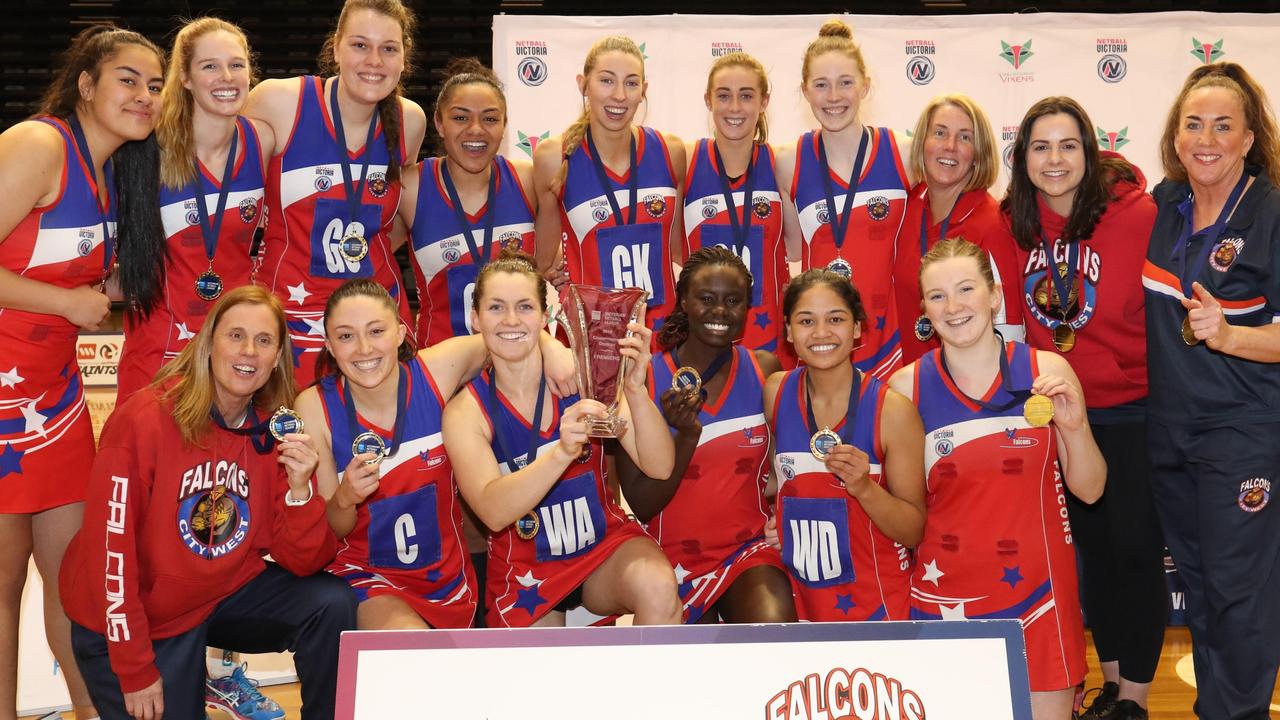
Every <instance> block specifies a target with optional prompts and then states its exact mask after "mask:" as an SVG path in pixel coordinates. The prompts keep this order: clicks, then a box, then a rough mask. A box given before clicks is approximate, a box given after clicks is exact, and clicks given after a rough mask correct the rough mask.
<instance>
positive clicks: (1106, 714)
mask: <svg viewBox="0 0 1280 720" xmlns="http://www.w3.org/2000/svg"><path fill="white" fill-rule="evenodd" d="M1093 692H1096V693H1098V694H1097V695H1095V696H1094V698H1093V702H1090V703H1089V706H1088V707H1086V708H1085V709H1084V712H1082V713H1080V720H1113V718H1114V716H1113V714H1112V713H1114V712H1115V709H1116V701H1117V699H1118V698H1119V697H1120V686H1119V685H1118V684H1116V683H1113V682H1108V683H1103V684H1102V687H1100V688H1093V689H1092V690H1089V691H1087V692H1085V694H1084V695H1085V697H1086V698H1087V697H1089V693H1093Z"/></svg>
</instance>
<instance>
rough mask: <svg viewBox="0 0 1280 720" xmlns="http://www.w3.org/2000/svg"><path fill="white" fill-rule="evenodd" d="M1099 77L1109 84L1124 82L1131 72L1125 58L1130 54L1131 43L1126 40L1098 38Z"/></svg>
mask: <svg viewBox="0 0 1280 720" xmlns="http://www.w3.org/2000/svg"><path fill="white" fill-rule="evenodd" d="M1097 50H1098V55H1099V57H1098V77H1099V78H1100V79H1101V80H1102V81H1103V82H1107V83H1118V82H1120V81H1121V80H1124V76H1125V75H1126V74H1128V72H1129V64H1128V63H1127V62H1125V59H1124V56H1125V54H1126V53H1127V52H1129V41H1128V40H1126V39H1125V38H1098V40H1097Z"/></svg>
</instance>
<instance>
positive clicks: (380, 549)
mask: <svg viewBox="0 0 1280 720" xmlns="http://www.w3.org/2000/svg"><path fill="white" fill-rule="evenodd" d="M399 383H400V386H399V391H398V397H397V400H398V402H397V408H396V427H395V428H394V429H392V430H387V429H385V428H379V427H376V426H374V425H372V424H370V423H369V422H367V421H365V420H364V419H363V418H361V417H360V416H359V415H358V414H357V413H356V411H355V406H354V404H353V403H352V402H351V399H350V396H349V395H348V394H347V386H346V383H341V384H340V383H339V382H338V378H337V377H336V376H332V375H330V376H326V377H323V378H321V379H320V383H319V389H320V397H321V398H322V399H323V401H324V412H325V419H326V421H327V422H328V424H329V436H330V438H331V440H332V446H333V460H334V463H335V464H336V465H337V467H338V481H339V482H341V481H342V475H343V473H344V472H345V469H346V467H347V465H348V464H349V463H350V462H351V457H352V452H351V450H352V442H353V441H354V440H355V438H356V437H358V436H359V435H361V434H362V433H365V432H374V433H376V434H377V435H379V436H380V437H382V438H383V440H384V443H385V444H386V446H387V447H388V448H393V449H394V450H395V452H394V453H393V454H391V455H389V456H387V457H385V458H383V459H382V462H381V465H380V467H379V470H380V477H379V479H378V489H377V490H376V491H375V492H374V493H373V494H372V495H370V496H369V497H367V498H365V500H364V502H362V503H360V504H359V505H357V506H356V524H355V526H354V527H353V528H351V532H349V533H347V536H346V537H345V538H342V539H339V540H338V555H337V557H336V558H334V560H333V562H332V563H331V564H330V565H329V567H328V570H329V572H331V573H333V574H334V575H337V576H338V577H340V578H342V579H343V580H346V581H347V583H348V584H349V585H351V589H352V590H354V591H355V593H356V597H357V598H359V600H360V602H364V601H365V600H368V599H369V598H371V597H378V596H380V595H392V596H395V597H397V598H399V599H401V600H403V601H404V602H405V603H407V604H408V605H409V606H410V607H412V608H413V609H414V610H415V611H416V612H417V613H418V615H420V616H421V617H422V619H423V620H426V621H427V623H428V624H429V625H431V627H435V628H464V627H469V626H470V625H471V618H472V616H473V615H474V614H475V610H476V584H475V582H476V579H475V575H474V573H473V572H472V570H471V562H470V557H469V556H468V555H467V541H466V540H465V539H464V538H463V537H462V510H461V507H460V506H459V504H458V491H457V487H456V486H455V485H454V482H453V466H452V465H451V464H450V463H449V457H448V456H447V455H445V451H444V436H443V435H441V432H440V414H441V412H442V411H443V409H444V404H445V400H444V398H443V397H441V395H440V390H439V388H437V387H436V383H435V380H434V379H432V377H431V374H430V372H428V370H427V368H426V366H424V365H423V363H422V360H420V359H418V358H416V357H415V358H414V359H412V360H410V361H409V363H408V365H407V367H406V366H405V365H401V366H400V380H399ZM353 417H354V422H352V418H353ZM397 435H398V436H399V437H396V436H397ZM397 441H398V443H397Z"/></svg>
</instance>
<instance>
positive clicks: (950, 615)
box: [938, 603, 968, 620]
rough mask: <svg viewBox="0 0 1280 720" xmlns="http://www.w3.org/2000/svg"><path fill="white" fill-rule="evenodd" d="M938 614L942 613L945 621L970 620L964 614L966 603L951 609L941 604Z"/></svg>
mask: <svg viewBox="0 0 1280 720" xmlns="http://www.w3.org/2000/svg"><path fill="white" fill-rule="evenodd" d="M938 612H940V613H942V619H943V620H968V618H967V617H965V614H964V603H956V604H955V605H952V606H951V607H947V606H946V605H943V604H941V603H939V604H938Z"/></svg>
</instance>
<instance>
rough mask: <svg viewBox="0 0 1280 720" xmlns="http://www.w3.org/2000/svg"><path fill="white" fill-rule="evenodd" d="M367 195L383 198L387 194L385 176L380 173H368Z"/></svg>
mask: <svg viewBox="0 0 1280 720" xmlns="http://www.w3.org/2000/svg"><path fill="white" fill-rule="evenodd" d="M369 194H370V195H372V196H374V197H376V198H380V197H385V196H386V194H387V174H386V173H380V172H371V173H369Z"/></svg>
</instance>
